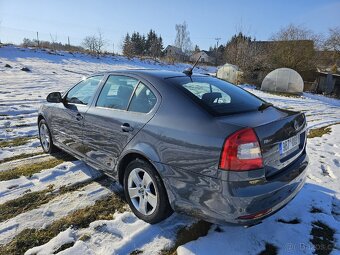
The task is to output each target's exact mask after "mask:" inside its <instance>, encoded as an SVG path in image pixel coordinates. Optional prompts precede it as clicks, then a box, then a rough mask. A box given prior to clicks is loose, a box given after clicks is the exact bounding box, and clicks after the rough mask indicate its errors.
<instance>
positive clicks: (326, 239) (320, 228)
mask: <svg viewBox="0 0 340 255" xmlns="http://www.w3.org/2000/svg"><path fill="white" fill-rule="evenodd" d="M312 226H313V228H312V230H311V236H312V237H313V238H312V239H311V240H310V241H311V242H312V244H314V246H315V254H317V255H328V254H330V253H331V252H332V250H333V249H334V247H335V244H334V234H335V231H334V229H332V228H330V227H329V226H327V225H326V224H324V223H322V222H321V221H315V222H313V223H312Z"/></svg>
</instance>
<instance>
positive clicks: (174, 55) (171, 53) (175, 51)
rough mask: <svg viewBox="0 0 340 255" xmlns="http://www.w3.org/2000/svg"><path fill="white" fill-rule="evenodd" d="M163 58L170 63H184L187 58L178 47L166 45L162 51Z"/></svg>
mask: <svg viewBox="0 0 340 255" xmlns="http://www.w3.org/2000/svg"><path fill="white" fill-rule="evenodd" d="M163 53H164V57H165V58H167V59H168V60H170V61H185V60H186V59H187V56H186V55H185V53H184V52H183V51H182V50H181V49H180V48H178V47H176V46H173V45H168V46H166V48H165V49H164V51H163Z"/></svg>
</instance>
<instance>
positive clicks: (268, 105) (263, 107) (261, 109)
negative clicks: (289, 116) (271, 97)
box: [258, 102, 273, 111]
mask: <svg viewBox="0 0 340 255" xmlns="http://www.w3.org/2000/svg"><path fill="white" fill-rule="evenodd" d="M270 106H273V104H271V103H267V102H265V103H262V104H261V105H260V106H259V108H258V110H259V111H263V110H264V109H267V108H268V107H270Z"/></svg>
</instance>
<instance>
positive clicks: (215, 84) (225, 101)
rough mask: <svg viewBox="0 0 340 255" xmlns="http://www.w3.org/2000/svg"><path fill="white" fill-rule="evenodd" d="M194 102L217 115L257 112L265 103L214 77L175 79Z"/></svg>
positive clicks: (174, 82)
mask: <svg viewBox="0 0 340 255" xmlns="http://www.w3.org/2000/svg"><path fill="white" fill-rule="evenodd" d="M168 80H169V81H170V82H172V83H173V84H175V85H177V86H179V87H180V88H181V89H182V90H183V91H184V92H185V93H186V94H188V95H189V96H190V97H191V98H192V99H193V100H194V101H196V102H197V103H199V104H200V105H202V106H203V107H204V108H206V109H207V110H209V111H210V112H212V113H213V114H216V115H227V114H235V113H241V112H248V111H256V110H257V109H258V108H259V107H260V106H261V104H262V103H263V101H262V100H261V99H259V98H257V97H256V96H254V95H252V94H251V93H249V92H247V91H245V90H243V89H241V88H239V87H238V86H236V85H232V84H230V83H228V82H225V81H222V80H220V79H217V78H214V77H195V76H192V77H189V76H188V77H173V78H169V79H168Z"/></svg>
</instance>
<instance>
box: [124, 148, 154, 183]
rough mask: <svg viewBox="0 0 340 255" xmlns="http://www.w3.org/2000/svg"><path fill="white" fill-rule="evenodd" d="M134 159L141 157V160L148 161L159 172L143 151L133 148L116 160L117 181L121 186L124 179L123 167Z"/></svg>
mask: <svg viewBox="0 0 340 255" xmlns="http://www.w3.org/2000/svg"><path fill="white" fill-rule="evenodd" d="M136 159H141V160H144V161H146V162H148V163H149V164H151V165H152V166H153V167H154V168H155V169H156V171H157V172H158V173H159V171H158V170H157V168H156V166H155V165H154V164H153V163H152V160H150V159H149V157H147V156H146V155H145V154H144V153H142V152H140V151H135V150H133V151H129V152H127V153H125V154H124V156H122V157H121V159H120V160H119V162H118V166H117V171H118V181H119V183H120V184H121V185H122V186H123V180H124V173H125V169H126V167H127V165H128V164H129V163H130V162H132V161H133V160H136Z"/></svg>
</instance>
